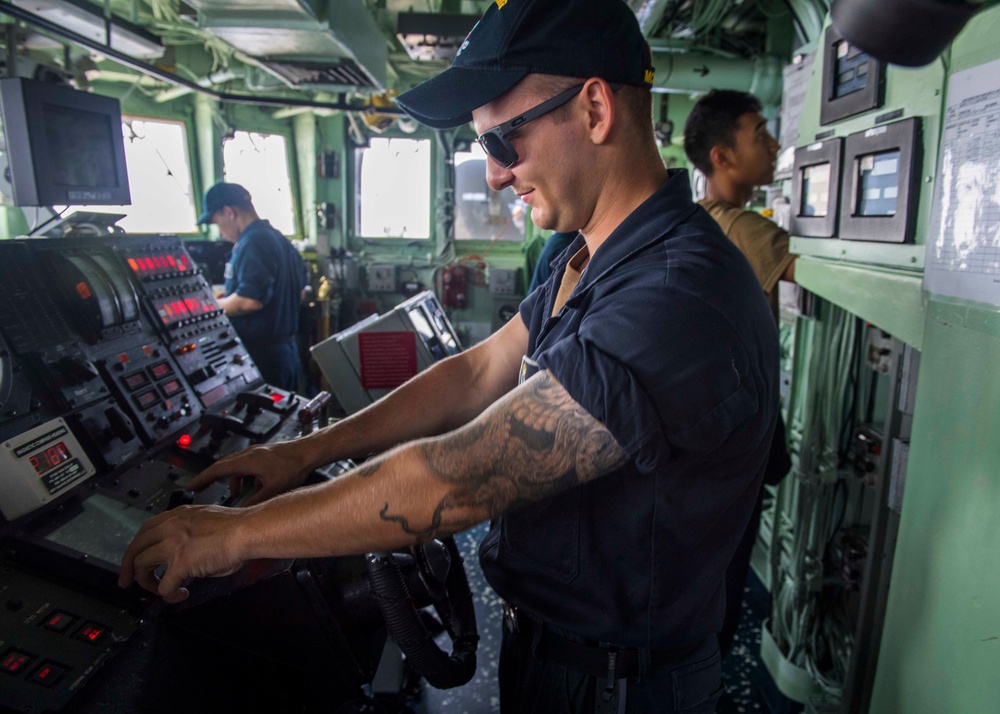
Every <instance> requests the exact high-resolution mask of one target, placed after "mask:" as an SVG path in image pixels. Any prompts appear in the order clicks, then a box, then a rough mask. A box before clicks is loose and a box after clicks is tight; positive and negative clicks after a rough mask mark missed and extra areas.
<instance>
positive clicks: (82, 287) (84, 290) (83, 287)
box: [76, 281, 92, 300]
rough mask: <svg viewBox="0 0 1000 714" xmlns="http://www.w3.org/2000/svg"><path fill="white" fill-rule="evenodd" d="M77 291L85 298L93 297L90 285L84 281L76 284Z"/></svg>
mask: <svg viewBox="0 0 1000 714" xmlns="http://www.w3.org/2000/svg"><path fill="white" fill-rule="evenodd" d="M76 292H77V294H78V295H79V296H80V297H81V298H83V299H84V300H89V299H90V298H91V297H92V294H91V292H90V286H88V285H87V283H85V282H83V281H80V282H79V283H77V284H76Z"/></svg>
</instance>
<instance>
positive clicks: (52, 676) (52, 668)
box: [28, 661, 69, 687]
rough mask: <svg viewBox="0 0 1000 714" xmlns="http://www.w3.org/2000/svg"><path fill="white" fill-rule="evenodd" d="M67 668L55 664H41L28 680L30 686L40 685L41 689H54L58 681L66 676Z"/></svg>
mask: <svg viewBox="0 0 1000 714" xmlns="http://www.w3.org/2000/svg"><path fill="white" fill-rule="evenodd" d="M68 671H69V667H67V666H66V665H62V664H56V663H55V662H48V661H46V662H42V664H41V665H40V666H39V667H38V669H36V670H35V673H34V674H33V675H31V677H29V678H28V681H29V682H31V683H32V684H40V685H42V686H43V687H54V686H55V685H56V684H57V683H58V682H59V680H60V679H62V678H63V677H65V676H66V673H67V672H68Z"/></svg>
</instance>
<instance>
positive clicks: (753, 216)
mask: <svg viewBox="0 0 1000 714" xmlns="http://www.w3.org/2000/svg"><path fill="white" fill-rule="evenodd" d="M700 204H701V206H702V208H704V209H705V210H706V211H708V213H709V215H710V216H712V218H714V219H715V222H716V223H718V224H719V226H720V227H721V228H722V232H723V233H725V234H726V235H727V236H728V237H729V240H731V241H732V242H733V243H734V244H736V247H737V248H739V249H740V252H741V253H743V255H744V256H746V259H747V261H749V263H750V267H751V268H753V272H754V275H756V276H757V281H758V282H759V283H760V286H761V287H762V288H764V293H765V294H766V295H767V302H768V304H769V305H770V306H771V312H772V313H774V319H775V320H777V319H778V290H777V285H778V280H780V279H781V276H782V275H784V274H785V270H787V269H788V266H789V264H790V263H791V262H792V260H794V256H793V255H792V254H790V253H789V252H788V231H786V230H785V229H784V228H782V227H781V226H779V225H778V224H777V223H775V222H774V221H772V220H769V219H767V218H765V217H764V216H762V215H760V214H759V213H754V212H753V211H748V210H746V209H743V208H737V207H736V206H732V205H730V204H728V203H726V202H725V201H709V200H707V199H706V200H703V201H700Z"/></svg>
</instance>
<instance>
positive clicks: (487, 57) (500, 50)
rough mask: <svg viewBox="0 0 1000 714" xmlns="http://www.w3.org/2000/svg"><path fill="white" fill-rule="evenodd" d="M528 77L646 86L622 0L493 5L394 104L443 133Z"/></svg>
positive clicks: (503, 0)
mask: <svg viewBox="0 0 1000 714" xmlns="http://www.w3.org/2000/svg"><path fill="white" fill-rule="evenodd" d="M533 73H538V74H555V75H560V76H565V77H584V78H589V77H600V78H601V79H603V80H605V81H607V82H609V83H613V84H631V85H635V86H639V87H649V86H652V84H653V68H652V65H651V62H650V55H649V45H648V44H647V43H646V40H645V38H644V37H643V36H642V31H641V30H640V29H639V23H638V21H637V20H636V18H635V15H634V14H632V10H631V9H630V8H629V6H628V5H626V4H625V1H624V0H494V1H493V2H492V3H491V4H490V6H489V8H488V9H487V10H486V14H485V15H483V17H482V18H481V19H480V20H479V22H478V23H476V25H475V27H473V28H472V31H471V32H470V33H469V35H468V37H466V38H465V42H463V43H462V46H461V47H460V48H459V50H458V55H457V56H456V57H455V61H454V62H452V65H451V67H449V68H448V69H446V70H445V71H444V72H442V73H441V74H439V75H437V76H436V77H433V78H431V79H429V80H427V81H426V82H424V83H423V84H420V85H418V86H416V87H414V88H413V89H411V90H409V91H408V92H404V93H403V94H401V95H400V96H399V97H398V98H397V99H396V102H397V104H399V106H400V107H402V108H403V110H404V111H405V112H406V113H407V114H409V115H410V116H412V117H413V118H414V119H416V120H417V121H419V122H421V123H423V124H426V125H427V126H430V127H433V128H435V129H449V128H451V127H455V126H460V125H462V124H466V123H468V122H470V121H472V110H473V109H477V108H479V107H481V106H483V105H484V104H488V103H489V102H492V101H493V100H494V99H496V98H497V97H499V96H500V95H501V94H503V93H504V92H506V91H507V90H509V89H510V88H511V87H513V86H514V85H515V84H517V83H518V82H520V81H521V80H522V79H524V78H525V77H526V76H527V75H529V74H533Z"/></svg>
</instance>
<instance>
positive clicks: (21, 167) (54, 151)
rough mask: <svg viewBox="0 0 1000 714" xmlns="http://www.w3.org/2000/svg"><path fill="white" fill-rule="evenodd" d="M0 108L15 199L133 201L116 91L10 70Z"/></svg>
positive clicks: (1, 84) (1, 87)
mask: <svg viewBox="0 0 1000 714" xmlns="http://www.w3.org/2000/svg"><path fill="white" fill-rule="evenodd" d="M0 110H2V112H3V131H4V137H5V139H6V146H7V147H8V148H7V154H8V156H7V158H8V161H9V164H10V178H11V187H12V189H13V194H14V195H13V198H14V203H15V204H16V205H18V206H55V205H104V206H107V205H111V206H115V205H127V204H130V203H131V195H130V193H129V185H128V171H127V168H126V165H125V143H124V140H123V138H122V124H121V108H120V105H119V103H118V100H117V99H113V98H111V97H103V96H101V95H98V94H90V93H87V92H80V91H77V90H75V89H71V88H69V87H64V86H61V85H57V84H52V83H48V82H36V81H34V80H28V79H22V78H19V77H10V78H7V79H2V80H0Z"/></svg>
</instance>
